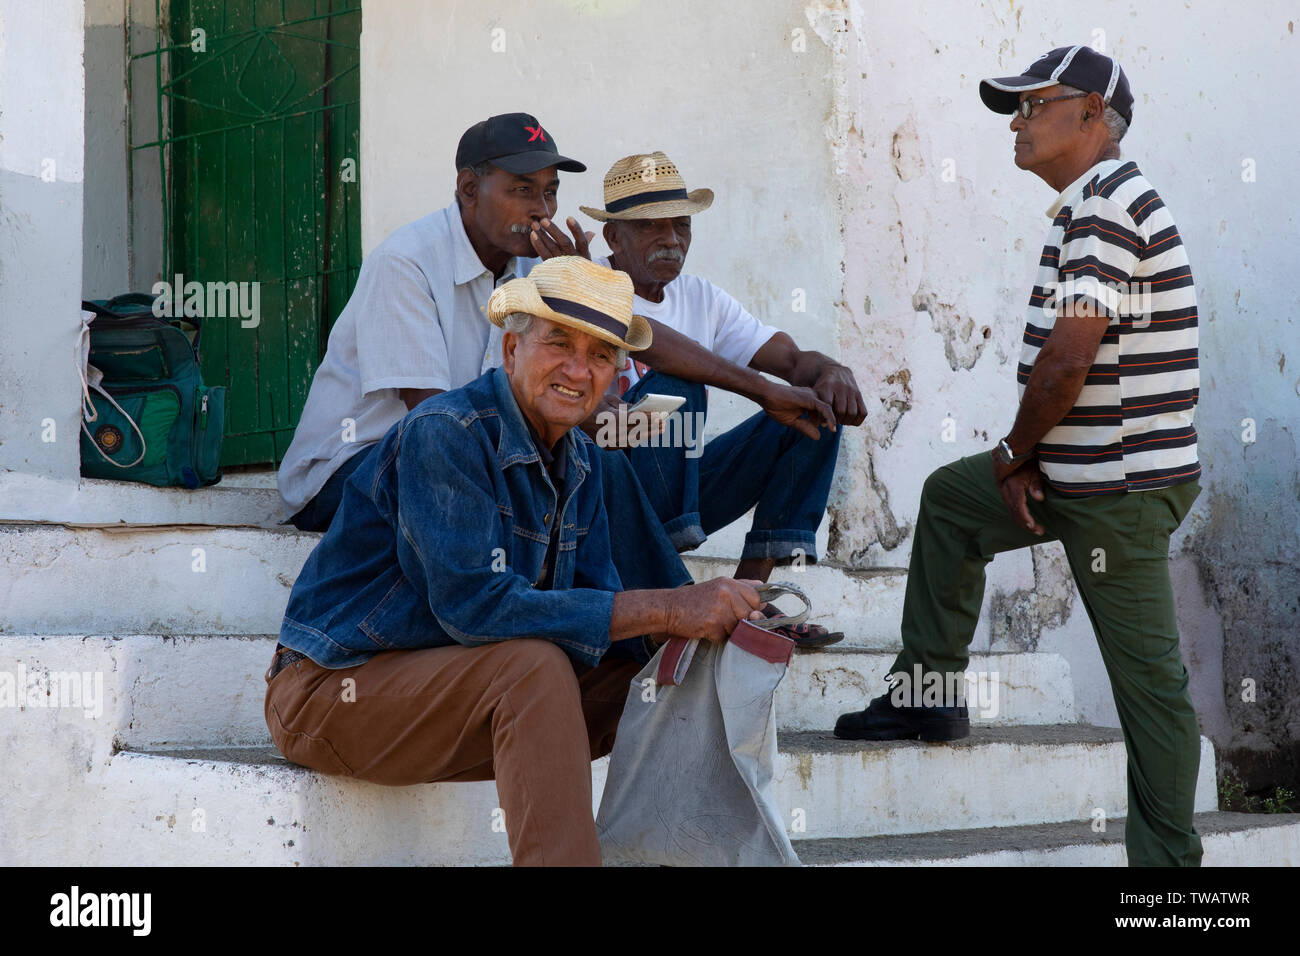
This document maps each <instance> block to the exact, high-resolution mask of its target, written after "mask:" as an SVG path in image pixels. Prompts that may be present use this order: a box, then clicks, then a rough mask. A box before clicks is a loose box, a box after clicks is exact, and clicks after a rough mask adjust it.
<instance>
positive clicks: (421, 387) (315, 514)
mask: <svg viewBox="0 0 1300 956" xmlns="http://www.w3.org/2000/svg"><path fill="white" fill-rule="evenodd" d="M586 168H587V167H586V166H585V165H583V164H582V163H580V162H578V161H576V160H573V159H569V158H568V157H566V156H561V155H560V154H559V152H558V151H557V149H556V145H555V139H554V138H553V137H552V136H551V134H550V132H549V131H548V130H546V129H544V128H543V127H542V124H541V123H540V122H539V121H538V120H537V119H536V118H535V117H533V116H530V115H529V114H527V113H505V114H502V115H500V116H493V117H491V118H490V119H487V120H483V121H482V122H479V123H476V124H474V125H473V126H471V127H470V128H469V129H468V130H466V131H465V134H464V135H463V136H461V138H460V144H459V145H458V146H457V147H456V201H455V202H454V203H453V204H451V205H450V206H447V207H446V208H445V209H440V210H438V211H437V212H433V213H430V214H429V215H427V216H425V217H424V218H423V219H417V220H416V221H415V222H412V223H409V224H408V225H405V226H403V227H402V228H400V229H398V230H397V231H396V232H394V233H393V234H392V235H391V236H389V237H388V238H387V239H385V240H384V241H383V242H382V243H381V244H380V245H379V246H378V247H377V248H376V249H375V250H374V251H373V252H371V253H370V255H368V256H366V259H365V262H364V263H363V264H362V266H361V273H360V275H359V276H358V277H357V284H356V288H355V289H354V290H353V292H352V297H351V298H350V299H349V300H348V304H347V306H346V307H345V308H344V310H343V312H342V314H341V315H340V316H339V318H338V321H336V322H335V323H334V327H333V329H331V330H330V336H329V345H328V347H327V349H326V351H325V358H324V359H323V360H322V362H321V365H320V368H318V369H317V370H316V377H315V378H314V379H312V384H311V390H310V391H309V392H308V394H307V403H306V405H305V406H304V408H303V411H302V417H301V419H300V420H299V422H298V428H297V431H295V432H294V436H293V442H292V443H291V444H290V445H289V450H288V452H287V453H286V454H285V457H284V461H283V462H281V464H280V470H279V475H278V478H277V481H278V484H279V488H280V497H281V498H282V499H283V501H284V505H285V509H286V511H287V512H288V514H290V515H292V517H291V518H290V519H289V520H290V521H291V522H292V523H293V524H294V525H295V526H296V527H297V528H299V529H300V530H303V531H324V530H325V529H326V528H328V527H329V523H330V519H331V518H332V517H333V516H334V512H335V510H336V509H337V508H338V505H339V499H340V497H341V495H342V492H343V484H344V482H345V481H346V480H347V477H348V475H349V474H351V473H352V472H353V471H354V470H355V469H356V468H358V467H360V465H361V464H362V462H364V461H365V456H366V455H367V454H369V453H370V452H371V451H372V450H373V449H374V447H375V446H376V445H377V444H378V442H379V440H380V439H381V438H382V437H383V436H384V433H385V432H387V431H388V429H389V428H391V427H392V426H393V425H394V424H395V423H396V422H397V421H398V420H399V419H400V418H401V417H402V416H403V415H405V414H406V412H407V411H408V410H409V409H411V408H414V407H415V406H416V405H418V404H419V403H420V402H421V401H423V400H424V399H425V398H428V397H429V396H431V395H436V394H438V393H439V392H444V391H447V390H448V389H452V388H458V387H460V386H461V385H464V384H465V383H467V382H469V381H470V380H471V379H474V378H477V377H478V375H479V374H480V373H481V372H482V371H483V370H484V369H486V368H489V367H491V366H492V365H495V364H496V363H497V362H499V361H500V360H501V347H500V332H499V331H498V332H497V333H496V335H495V337H493V334H492V328H493V327H492V325H491V323H489V322H488V321H487V319H485V318H484V317H483V309H484V307H485V306H486V305H487V301H488V297H489V296H490V295H491V294H492V290H493V289H494V288H496V287H497V286H499V285H502V284H503V283H505V282H508V281H509V280H510V279H513V278H516V277H523V276H525V275H527V274H528V271H529V270H530V269H531V268H532V267H533V266H534V265H535V264H536V263H537V261H538V260H537V259H536V258H535V256H537V255H538V251H537V248H536V247H535V245H534V243H535V242H536V241H537V239H536V236H537V231H538V230H539V229H544V228H545V226H543V223H545V224H546V226H551V224H550V217H551V216H553V215H554V214H555V210H556V195H557V193H558V191H559V187H560V177H559V171H560V170H564V171H565V172H574V173H580V172H583V171H584V170H585V169H586ZM570 223H571V224H572V227H573V228H574V229H575V234H574V240H575V243H576V244H577V246H578V248H579V249H580V250H581V251H582V252H584V253H585V250H586V237H585V236H583V235H582V234H581V233H578V232H576V228H577V223H576V222H574V221H573V220H570ZM551 228H552V230H553V231H554V232H555V233H556V234H557V235H559V230H558V229H555V228H554V227H553V226H552V227H551ZM553 242H554V241H552V244H553Z"/></svg>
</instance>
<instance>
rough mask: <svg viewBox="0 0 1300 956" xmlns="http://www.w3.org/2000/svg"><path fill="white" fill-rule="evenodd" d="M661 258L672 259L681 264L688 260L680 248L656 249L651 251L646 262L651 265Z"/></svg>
mask: <svg viewBox="0 0 1300 956" xmlns="http://www.w3.org/2000/svg"><path fill="white" fill-rule="evenodd" d="M660 259H671V260H672V261H673V262H676V263H679V264H680V263H682V262H685V261H686V257H685V256H684V255H682V250H680V249H656V250H655V251H654V252H652V253H650V255H649V257H647V259H646V264H647V265H649V264H650V263H652V262H658V261H659V260H660Z"/></svg>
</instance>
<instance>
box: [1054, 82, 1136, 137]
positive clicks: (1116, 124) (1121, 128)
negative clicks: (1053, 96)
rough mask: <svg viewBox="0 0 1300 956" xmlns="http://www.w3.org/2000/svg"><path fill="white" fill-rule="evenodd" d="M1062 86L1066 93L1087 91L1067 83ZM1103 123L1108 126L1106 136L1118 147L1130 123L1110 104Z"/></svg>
mask: <svg viewBox="0 0 1300 956" xmlns="http://www.w3.org/2000/svg"><path fill="white" fill-rule="evenodd" d="M1060 86H1061V89H1063V90H1065V92H1066V93H1084V92H1086V91H1085V90H1081V89H1079V88H1078V87H1075V86H1070V85H1068V84H1066V83H1062V84H1060ZM1101 121H1102V122H1103V123H1104V124H1106V134H1107V135H1108V136H1109V137H1110V141H1111V142H1112V143H1114V144H1115V145H1117V146H1118V145H1119V141H1120V140H1122V139H1123V138H1124V134H1125V133H1127V132H1128V121H1127V120H1125V119H1124V117H1122V116H1120V115H1119V112H1118V111H1117V110H1116V109H1115V107H1113V106H1111V105H1110V104H1109V103H1107V104H1106V109H1105V111H1104V112H1103V113H1102V114H1101Z"/></svg>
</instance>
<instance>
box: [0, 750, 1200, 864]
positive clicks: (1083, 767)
mask: <svg viewBox="0 0 1300 956" xmlns="http://www.w3.org/2000/svg"><path fill="white" fill-rule="evenodd" d="M778 761H779V763H778V767H777V771H776V777H775V780H774V787H775V793H776V799H777V802H778V805H779V806H781V808H782V812H783V815H784V816H785V817H786V818H787V819H788V820H789V821H790V828H791V835H792V837H794V838H796V839H798V840H799V841H800V843H801V844H802V842H803V841H806V840H817V839H819V838H842V837H866V836H876V835H881V834H899V833H924V832H930V831H935V830H938V829H940V828H943V827H953V826H959V827H962V828H983V827H993V826H1000V827H1008V826H1020V825H1026V824H1036V823H1046V822H1066V821H1074V822H1076V824H1077V825H1079V826H1083V827H1087V826H1088V825H1089V824H1090V823H1091V821H1092V820H1093V819H1095V818H1096V816H1095V814H1096V811H1098V810H1100V812H1101V813H1102V814H1103V815H1104V816H1105V818H1106V819H1107V820H1109V821H1113V820H1115V819H1116V818H1118V817H1121V816H1123V814H1124V812H1125V778H1124V766H1125V759H1124V747H1123V743H1122V742H1121V741H1120V738H1119V733H1118V731H1112V730H1106V729H1102V728H1095V727H1087V726H1081V725H1065V726H1050V727H1028V728H1005V729H994V728H980V729H977V730H975V731H974V732H973V734H972V736H971V737H970V738H969V739H968V740H965V741H959V742H957V743H954V744H919V743H907V742H893V743H875V744H860V743H856V742H850V741H837V740H834V739H833V738H829V737H825V736H823V735H817V734H783V735H782V738H781V753H780V756H779V758H778ZM607 766H608V760H607V759H604V760H600V761H597V762H596V763H595V764H594V765H593V773H592V777H593V789H594V799H593V812H594V809H595V807H596V806H598V804H599V800H600V794H601V790H602V788H603V785H604V780H605V773H606V769H607ZM1012 780H1014V781H1015V784H1016V785H1015V786H1008V781H1012ZM96 782H97V797H98V799H97V800H95V801H94V806H84V807H83V809H82V819H83V821H84V823H85V836H84V837H83V839H85V840H87V841H88V845H86V844H83V849H84V850H85V852H86V853H87V854H88V855H87V856H86V857H85V859H84V860H83V862H89V863H94V864H99V865H136V864H157V865H185V864H231V865H240V864H250V865H272V864H281V865H298V864H344V863H347V864H361V863H371V864H427V865H434V864H499V863H504V862H507V861H508V857H509V854H508V850H507V845H506V838H505V834H504V832H498V831H497V830H496V829H494V827H495V826H496V825H497V824H498V822H499V815H498V814H496V813H495V812H494V811H496V809H497V801H496V788H495V785H494V784H493V783H491V782H484V783H473V784H431V785H428V786H420V787H402V788H388V787H381V786H377V785H374V784H367V783H363V782H359V781H353V780H348V779H345V778H338V777H328V776H324V775H322V774H318V773H314V772H312V771H309V770H305V769H303V768H300V767H295V766H293V765H291V764H289V763H288V762H287V761H285V760H284V759H283V758H282V757H280V756H279V755H278V754H276V753H275V752H274V751H273V750H269V749H266V748H253V749H239V748H236V749H226V750H216V751H212V750H208V751H202V750H200V751H176V752H170V753H167V752H154V753H140V752H131V751H123V752H120V753H117V754H115V755H114V756H113V757H112V759H111V761H110V762H109V764H108V766H107V767H105V768H103V770H102V772H101V773H99V774H97V775H96ZM1196 807H1197V809H1198V811H1209V810H1214V809H1216V803H1215V790H1214V756H1213V749H1212V748H1211V746H1210V743H1209V741H1208V740H1204V739H1203V740H1202V754H1201V775H1200V779H1199V781H1198V785H1197V796H1196ZM1110 825H1111V826H1113V823H1112V824H1110ZM57 838H58V839H68V838H69V835H68V834H66V833H62V832H61V833H60V834H58V837H57ZM46 849H47V850H49V852H43V851H42V847H41V846H40V845H39V844H37V845H31V844H30V841H28V842H23V843H21V844H18V845H16V846H14V847H13V848H11V851H10V852H11V853H17V854H19V856H20V857H21V858H16V859H8V860H3V861H0V862H8V863H22V862H25V860H26V854H31V855H32V858H33V859H35V858H41V859H45V860H47V861H49V860H53V859H56V858H57V857H58V855H59V854H58V852H57V848H56V847H47V848H46Z"/></svg>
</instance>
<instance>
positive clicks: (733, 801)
mask: <svg viewBox="0 0 1300 956" xmlns="http://www.w3.org/2000/svg"><path fill="white" fill-rule="evenodd" d="M778 588H779V589H780V590H783V591H791V593H795V594H798V596H799V597H801V598H803V594H802V593H801V592H799V591H798V589H792V588H791V587H789V586H784V585H779V586H770V587H769V588H768V589H767V591H768V593H771V592H772V591H775V590H777V589H778ZM803 599H804V601H805V603H807V599H806V598H803ZM806 615H807V611H805V612H804V613H803V614H801V615H799V616H798V618H796V619H769V620H766V621H760V622H756V623H755V622H749V621H742V622H741V623H740V624H738V625H737V626H736V630H735V631H734V632H733V633H732V635H731V637H730V639H729V640H728V641H727V642H726V643H725V644H723V645H721V646H719V645H717V644H709V643H708V642H705V641H687V640H682V639H679V638H674V639H673V640H670V641H668V642H667V643H666V644H664V646H663V647H661V648H660V649H659V652H658V653H657V654H656V655H655V656H654V658H653V659H652V660H651V661H650V663H648V664H647V665H646V666H645V667H644V668H642V670H641V672H640V673H639V674H637V676H636V677H635V678H634V679H633V681H632V687H631V690H630V692H629V693H628V698H627V703H626V704H625V705H624V707H623V716H622V719H621V720H620V721H619V725H618V735H617V737H616V738H615V741H614V751H613V753H612V755H611V756H610V765H609V776H608V778H607V780H606V783H605V792H604V795H603V797H602V798H601V802H600V812H599V814H598V815H597V818H596V827H597V830H598V832H599V834H600V842H601V851H602V855H603V857H604V859H605V861H606V862H607V863H612V862H635V863H651V864H654V863H658V864H661V865H666V866H798V865H799V858H798V856H796V855H795V852H794V847H792V846H791V844H790V838H789V837H788V836H787V835H786V832H785V823H784V815H783V814H782V812H781V811H780V809H779V808H778V807H777V806H776V805H775V804H774V802H773V801H772V797H771V793H770V791H771V782H772V773H773V768H774V766H775V763H776V754H777V744H776V709H775V696H776V688H777V685H778V684H780V683H781V679H782V678H783V677H785V672H786V667H787V665H788V664H789V662H790V654H791V652H792V651H793V650H794V642H793V641H791V640H790V639H789V638H785V637H782V636H781V635H779V634H773V633H771V632H770V631H769V630H767V629H766V628H765V627H762V626H756V624H757V625H766V626H768V627H771V626H780V625H782V624H789V623H792V621H793V622H794V623H797V622H798V621H799V620H802V619H803V618H804V617H806Z"/></svg>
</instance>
